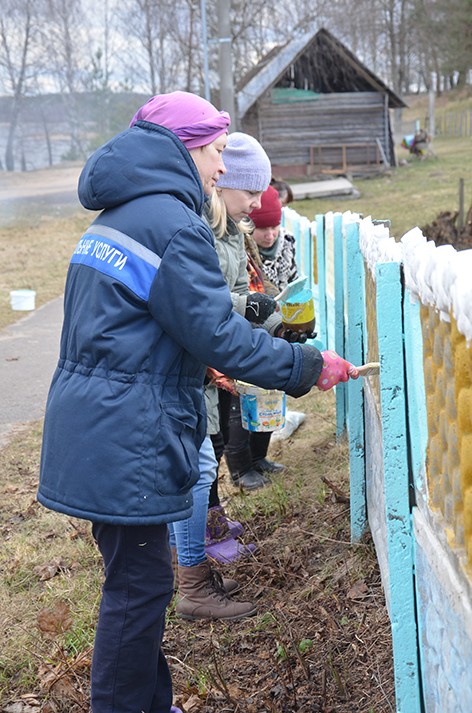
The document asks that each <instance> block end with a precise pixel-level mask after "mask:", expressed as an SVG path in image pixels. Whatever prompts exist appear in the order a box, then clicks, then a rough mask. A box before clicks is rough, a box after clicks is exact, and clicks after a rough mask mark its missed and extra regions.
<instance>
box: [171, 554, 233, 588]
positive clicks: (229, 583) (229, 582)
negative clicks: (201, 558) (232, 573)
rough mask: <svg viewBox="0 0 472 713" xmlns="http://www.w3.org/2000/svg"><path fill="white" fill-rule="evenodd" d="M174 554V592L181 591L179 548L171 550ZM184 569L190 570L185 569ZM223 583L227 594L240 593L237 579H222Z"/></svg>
mask: <svg viewBox="0 0 472 713" xmlns="http://www.w3.org/2000/svg"><path fill="white" fill-rule="evenodd" d="M170 551H171V554H172V569H173V570H174V592H177V591H178V590H179V561H178V559H177V548H176V547H171V548H170ZM184 569H188V568H187V567H185V568H184ZM221 581H222V583H223V589H224V590H225V592H226V594H236V592H239V589H240V586H239V584H238V582H237V581H236V580H235V579H228V577H222V578H221Z"/></svg>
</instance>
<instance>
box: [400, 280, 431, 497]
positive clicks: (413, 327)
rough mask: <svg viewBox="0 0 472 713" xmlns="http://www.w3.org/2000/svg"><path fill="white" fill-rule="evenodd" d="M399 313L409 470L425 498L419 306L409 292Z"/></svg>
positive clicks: (425, 437) (425, 433) (425, 427)
mask: <svg viewBox="0 0 472 713" xmlns="http://www.w3.org/2000/svg"><path fill="white" fill-rule="evenodd" d="M403 313H404V320H405V358H406V374H407V378H406V386H407V394H408V430H409V433H410V449H411V468H412V475H413V480H414V485H415V487H416V488H417V489H418V491H420V492H421V493H422V496H423V497H425V496H426V492H425V463H426V446H427V444H428V421H427V416H426V394H425V387H424V373H423V333H422V329H421V320H420V304H419V302H418V301H414V302H413V300H412V297H411V294H410V292H409V290H405V297H404V306H403Z"/></svg>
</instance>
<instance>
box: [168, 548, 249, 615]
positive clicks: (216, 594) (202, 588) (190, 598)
mask: <svg viewBox="0 0 472 713" xmlns="http://www.w3.org/2000/svg"><path fill="white" fill-rule="evenodd" d="M175 611H176V614H177V616H179V617H181V618H182V619H190V620H192V621H195V620H196V619H225V620H228V621H237V620H238V619H244V618H245V617H248V616H254V614H256V612H257V609H256V607H255V606H254V605H253V604H251V602H238V601H236V600H235V599H231V597H230V596H228V593H227V592H226V591H225V590H224V588H223V583H222V578H221V575H220V574H219V573H218V572H216V571H215V570H213V569H212V568H211V567H210V564H209V562H208V561H205V562H201V563H200V564H196V565H194V566H193V567H181V566H180V565H179V595H178V599H177V604H176V607H175Z"/></svg>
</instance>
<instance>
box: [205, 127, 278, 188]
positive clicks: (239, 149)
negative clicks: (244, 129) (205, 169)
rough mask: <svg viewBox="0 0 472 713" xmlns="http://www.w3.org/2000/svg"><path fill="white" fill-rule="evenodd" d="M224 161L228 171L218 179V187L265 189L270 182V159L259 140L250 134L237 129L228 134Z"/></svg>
mask: <svg viewBox="0 0 472 713" xmlns="http://www.w3.org/2000/svg"><path fill="white" fill-rule="evenodd" d="M223 163H224V165H225V166H226V173H224V174H223V175H222V176H220V178H219V179H218V183H217V187H218V188H236V189H239V190H240V191H265V190H266V188H267V186H268V185H269V183H270V179H271V173H272V169H271V165H270V159H269V157H268V155H267V154H266V152H265V151H264V149H263V148H262V146H261V145H260V143H259V141H257V140H256V139H254V138H253V137H252V136H249V134H243V133H241V132H240V131H235V132H234V133H233V134H230V135H229V136H228V143H227V144H226V148H225V150H224V151H223Z"/></svg>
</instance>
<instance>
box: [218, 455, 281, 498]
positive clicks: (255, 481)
mask: <svg viewBox="0 0 472 713" xmlns="http://www.w3.org/2000/svg"><path fill="white" fill-rule="evenodd" d="M225 459H226V464H227V466H228V470H229V472H230V475H231V480H232V481H233V484H234V485H236V487H238V488H241V490H247V491H250V490H258V489H259V488H264V487H265V486H266V485H268V484H269V483H270V478H268V477H267V475H266V474H265V473H258V472H257V471H256V470H254V468H253V467H252V456H251V450H250V448H249V447H247V448H244V449H243V450H240V451H236V452H235V453H225Z"/></svg>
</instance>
